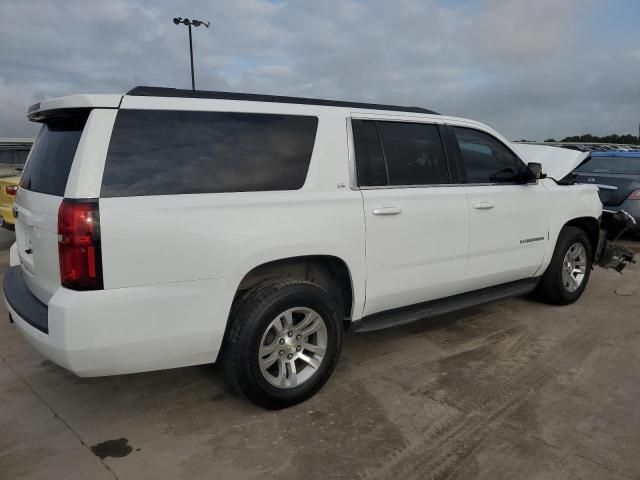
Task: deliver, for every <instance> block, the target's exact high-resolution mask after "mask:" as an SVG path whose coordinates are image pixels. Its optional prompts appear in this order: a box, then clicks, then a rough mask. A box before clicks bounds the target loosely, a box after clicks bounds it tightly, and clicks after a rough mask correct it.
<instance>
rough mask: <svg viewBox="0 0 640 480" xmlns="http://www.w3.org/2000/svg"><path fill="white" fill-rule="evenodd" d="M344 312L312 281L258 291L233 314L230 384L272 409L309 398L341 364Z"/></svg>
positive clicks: (227, 348)
mask: <svg viewBox="0 0 640 480" xmlns="http://www.w3.org/2000/svg"><path fill="white" fill-rule="evenodd" d="M339 311H340V310H339V308H338V306H337V305H336V303H335V301H334V300H333V299H332V297H331V295H329V293H328V292H327V291H326V290H325V289H323V288H322V287H320V286H318V285H316V284H314V283H311V282H307V281H300V280H282V279H276V280H269V281H266V282H264V283H262V284H260V285H258V286H256V287H254V288H253V289H251V290H250V291H248V292H247V293H245V294H244V295H243V296H242V297H240V298H239V299H238V301H237V302H236V304H235V305H234V307H233V308H232V312H231V315H230V319H229V321H230V326H229V331H228V333H227V336H226V340H225V344H224V346H223V352H222V364H223V369H224V374H225V377H226V379H227V382H228V383H229V384H230V386H231V387H232V388H233V389H234V390H236V391H237V392H239V393H240V394H242V395H243V396H244V397H246V398H247V399H248V400H250V401H251V402H253V403H255V404H256V405H259V406H261V407H264V408H267V409H271V410H277V409H281V408H286V407H289V406H292V405H295V404H297V403H300V402H303V401H304V400H306V399H308V398H309V397H311V396H312V395H314V394H315V393H316V392H317V391H318V390H320V388H322V386H323V385H324V384H325V383H326V381H327V380H328V379H329V377H330V376H331V374H332V373H333V370H334V368H335V366H336V364H337V362H338V358H339V356H340V351H341V348H342V320H341V319H340V318H339V316H338V312H339ZM314 328H315V330H314ZM309 332H311V333H309ZM261 362H263V363H261ZM261 365H262V367H261ZM267 365H268V366H267Z"/></svg>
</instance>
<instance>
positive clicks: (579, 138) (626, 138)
mask: <svg viewBox="0 0 640 480" xmlns="http://www.w3.org/2000/svg"><path fill="white" fill-rule="evenodd" d="M545 142H575V143H630V144H634V145H635V144H638V143H639V142H638V137H636V136H635V135H631V134H630V133H627V134H625V135H618V134H617V133H614V134H612V135H606V136H604V137H599V136H597V135H591V134H590V133H587V134H585V135H574V136H572V137H564V138H563V139H562V140H556V139H555V138H547V139H546V140H545Z"/></svg>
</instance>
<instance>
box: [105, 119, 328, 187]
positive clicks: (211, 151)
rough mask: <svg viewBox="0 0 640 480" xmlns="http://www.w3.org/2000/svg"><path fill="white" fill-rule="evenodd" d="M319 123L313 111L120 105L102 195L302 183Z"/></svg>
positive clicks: (289, 185) (279, 185)
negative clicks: (284, 112)
mask: <svg viewBox="0 0 640 480" xmlns="http://www.w3.org/2000/svg"><path fill="white" fill-rule="evenodd" d="M317 126H318V119H317V117H311V116H297V115H273V114H257V113H232V112H194V111H163V110H121V111H120V112H118V116H117V118H116V122H115V125H114V129H113V133H112V136H111V142H110V144H109V151H108V154H107V161H106V165H105V171H104V175H103V180H102V190H101V196H102V197H128V196H145V195H178V194H192V193H219V192H245V191H266V190H296V189H299V188H301V187H302V185H303V184H304V182H305V179H306V176H307V171H308V169H309V163H310V161H311V154H312V152H313V145H314V142H315V136H316V130H317Z"/></svg>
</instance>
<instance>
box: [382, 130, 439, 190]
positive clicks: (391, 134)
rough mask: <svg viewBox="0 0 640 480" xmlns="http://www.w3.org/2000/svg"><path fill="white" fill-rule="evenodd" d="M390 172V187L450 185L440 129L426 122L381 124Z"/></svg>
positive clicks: (383, 145) (383, 144)
mask: <svg viewBox="0 0 640 480" xmlns="http://www.w3.org/2000/svg"><path fill="white" fill-rule="evenodd" d="M378 130H379V132H380V140H381V141H382V149H383V151H384V157H385V159H386V161H387V168H388V169H389V185H438V184H445V183H449V169H448V167H447V160H446V157H445V154H444V148H443V146H442V141H441V140H440V134H439V133H438V127H436V126H435V125H428V124H424V123H403V122H378Z"/></svg>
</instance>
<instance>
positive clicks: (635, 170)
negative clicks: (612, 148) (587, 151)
mask: <svg viewBox="0 0 640 480" xmlns="http://www.w3.org/2000/svg"><path fill="white" fill-rule="evenodd" d="M576 172H588V173H622V174H626V175H640V158H632V157H591V159H590V160H589V161H588V162H586V163H585V164H584V165H580V166H579V167H578V168H576Z"/></svg>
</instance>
